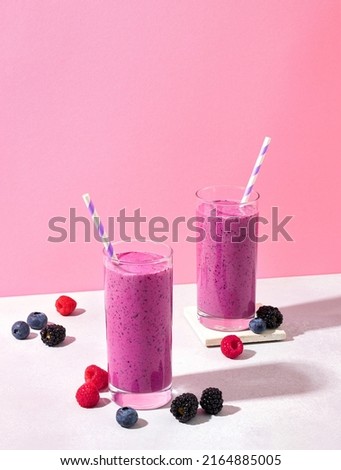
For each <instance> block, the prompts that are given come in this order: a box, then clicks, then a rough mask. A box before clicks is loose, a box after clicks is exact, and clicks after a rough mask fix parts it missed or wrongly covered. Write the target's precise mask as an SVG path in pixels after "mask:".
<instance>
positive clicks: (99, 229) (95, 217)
mask: <svg viewBox="0 0 341 470" xmlns="http://www.w3.org/2000/svg"><path fill="white" fill-rule="evenodd" d="M82 198H83V200H84V202H85V205H86V207H87V208H88V211H89V212H90V215H91V218H92V220H93V223H94V224H95V227H96V229H97V232H98V235H99V236H100V237H101V240H102V243H103V245H104V248H105V250H106V252H107V254H108V256H109V258H112V259H114V260H116V261H117V257H116V255H115V253H114V248H113V246H112V244H111V243H110V242H109V238H108V236H107V234H106V233H105V230H104V227H103V224H102V222H101V219H100V218H99V215H98V213H97V211H96V208H95V206H94V204H93V202H92V200H91V198H90V194H88V193H86V194H83V196H82Z"/></svg>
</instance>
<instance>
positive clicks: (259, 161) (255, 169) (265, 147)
mask: <svg viewBox="0 0 341 470" xmlns="http://www.w3.org/2000/svg"><path fill="white" fill-rule="evenodd" d="M270 142H271V138H270V137H265V139H264V141H263V145H262V147H261V149H260V152H259V155H258V157H257V160H256V163H255V166H254V167H253V170H252V173H251V176H250V179H249V182H248V183H247V186H246V188H245V192H244V195H243V197H242V200H241V201H240V203H241V204H244V203H245V202H247V201H248V200H249V197H250V194H251V191H252V189H253V186H254V184H255V182H256V179H257V176H258V173H259V170H260V168H261V166H262V163H263V161H264V158H265V154H266V152H267V150H268V148H269V144H270Z"/></svg>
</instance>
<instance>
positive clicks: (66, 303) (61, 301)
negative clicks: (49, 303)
mask: <svg viewBox="0 0 341 470" xmlns="http://www.w3.org/2000/svg"><path fill="white" fill-rule="evenodd" d="M55 305H56V309H57V312H59V313H60V314H61V315H63V316H64V317H66V316H67V315H70V313H72V312H73V311H74V310H75V308H76V307H77V302H76V301H75V300H73V299H71V297H68V296H67V295H61V296H60V297H59V298H58V299H57V300H56V304H55Z"/></svg>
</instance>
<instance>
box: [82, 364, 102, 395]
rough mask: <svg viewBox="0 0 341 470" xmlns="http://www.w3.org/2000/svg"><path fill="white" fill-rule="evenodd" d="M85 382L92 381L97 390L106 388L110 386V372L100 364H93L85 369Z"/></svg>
mask: <svg viewBox="0 0 341 470" xmlns="http://www.w3.org/2000/svg"><path fill="white" fill-rule="evenodd" d="M84 378H85V382H91V383H92V384H93V385H95V387H96V388H97V390H105V389H106V388H108V372H107V371H106V370H103V369H101V368H100V367H98V366H95V365H93V364H92V365H91V366H88V367H87V368H86V369H85V373H84Z"/></svg>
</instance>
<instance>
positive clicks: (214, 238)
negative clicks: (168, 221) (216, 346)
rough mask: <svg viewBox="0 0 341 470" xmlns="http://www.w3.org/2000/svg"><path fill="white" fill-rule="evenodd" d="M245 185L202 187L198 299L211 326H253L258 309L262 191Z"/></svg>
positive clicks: (203, 318) (202, 319)
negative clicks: (249, 189)
mask: <svg viewBox="0 0 341 470" xmlns="http://www.w3.org/2000/svg"><path fill="white" fill-rule="evenodd" d="M244 190H245V188H242V187H233V186H231V187H230V186H210V187H206V188H203V189H200V190H199V191H197V193H196V196H197V212H196V214H197V218H198V222H197V225H198V227H200V228H201V229H202V233H204V235H203V236H202V237H201V240H199V241H197V301H198V318H199V321H200V322H201V323H202V324H203V325H204V326H206V327H207V328H212V329H215V330H222V331H238V330H244V329H247V328H248V324H249V321H250V319H251V318H252V317H253V316H254V313H255V292H256V263H257V225H258V224H257V220H258V199H259V194H258V193H256V192H254V191H253V192H251V194H250V197H249V200H248V202H246V203H244V204H240V201H241V199H242V197H243V194H244Z"/></svg>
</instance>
